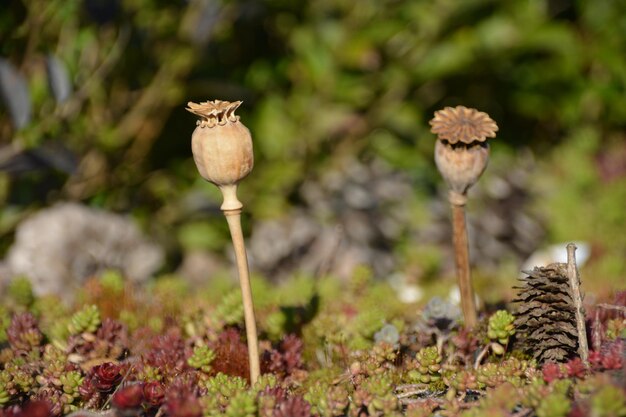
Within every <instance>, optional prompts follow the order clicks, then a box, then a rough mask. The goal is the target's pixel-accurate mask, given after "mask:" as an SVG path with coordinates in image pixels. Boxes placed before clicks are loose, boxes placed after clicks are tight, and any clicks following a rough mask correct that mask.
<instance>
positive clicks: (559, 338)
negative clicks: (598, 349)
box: [514, 263, 578, 363]
mask: <svg viewBox="0 0 626 417" xmlns="http://www.w3.org/2000/svg"><path fill="white" fill-rule="evenodd" d="M524 273H525V274H527V275H528V276H527V277H525V278H521V281H523V282H524V285H523V286H522V287H517V288H518V289H519V293H518V297H517V299H515V300H514V302H516V303H518V304H519V307H518V309H517V312H516V313H515V316H516V319H515V328H516V329H517V330H518V332H519V340H520V344H521V348H522V349H523V350H525V351H526V352H528V353H530V354H532V356H533V357H534V358H535V359H536V360H537V361H538V362H539V363H543V362H548V361H552V362H565V361H567V360H568V359H570V358H572V357H573V356H575V355H576V352H577V349H578V333H577V332H576V318H575V306H574V301H573V299H572V296H571V294H570V287H569V280H568V278H567V265H565V264H563V263H554V264H550V265H548V266H546V267H535V268H534V269H533V270H532V271H524Z"/></svg>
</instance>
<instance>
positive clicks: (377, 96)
mask: <svg viewBox="0 0 626 417" xmlns="http://www.w3.org/2000/svg"><path fill="white" fill-rule="evenodd" d="M625 56H626V3H625V2H619V1H611V0H597V1H582V0H580V1H564V0H509V1H497V0H465V1H462V2H460V1H457V0H412V1H399V0H360V1H359V2H356V3H355V2H354V1H348V0H315V1H308V2H307V1H289V0H263V1H257V0H242V1H238V0H235V1H228V0H223V1H217V0H167V1H165V0H5V1H4V3H3V6H2V11H1V13H0V92H1V93H2V104H3V105H2V107H1V108H0V168H1V172H0V202H1V205H0V206H1V210H0V255H5V254H6V253H7V251H8V249H9V247H10V245H11V244H12V243H13V241H14V236H15V231H16V228H17V226H18V224H19V223H20V222H21V221H22V220H24V219H25V218H27V217H28V216H30V215H31V214H33V213H34V212H36V211H38V210H40V209H42V208H44V207H48V206H51V205H54V204H55V203H57V202H61V201H72V202H81V203H84V204H86V205H88V206H91V207H96V208H102V209H106V210H108V211H112V212H116V213H121V214H125V215H131V216H132V218H134V219H135V220H136V221H137V222H138V223H139V225H140V226H141V228H142V229H143V231H144V233H145V234H147V235H148V236H150V237H151V239H153V240H154V241H155V242H157V243H158V244H159V245H160V246H161V247H162V248H163V249H164V252H165V254H166V258H165V259H166V260H165V262H164V263H163V264H162V265H161V272H170V271H175V270H178V271H179V272H180V273H181V274H183V275H185V276H187V277H189V279H192V280H193V279H197V280H201V279H204V278H206V277H208V276H210V275H211V274H214V273H218V272H217V271H219V270H220V268H222V266H223V265H228V264H229V263H228V262H224V261H223V260H221V259H223V255H224V254H227V249H224V248H225V247H227V246H228V240H227V227H226V223H225V222H224V221H223V218H222V216H221V214H220V212H219V204H220V201H219V195H218V192H217V190H216V189H214V187H213V186H212V185H210V184H208V183H205V182H203V181H202V180H201V179H200V177H199V175H198V174H197V172H196V169H195V166H194V164H193V161H192V159H191V152H190V135H191V132H192V130H193V129H194V127H195V118H194V117H193V116H192V115H190V114H188V113H186V112H185V111H184V107H185V104H186V102H187V101H188V100H193V101H205V100H208V99H223V100H243V101H244V104H243V106H242V108H241V109H240V111H239V113H240V114H241V117H242V120H243V122H244V123H245V124H246V125H247V126H248V127H249V128H250V130H251V131H252V134H253V139H254V143H255V158H256V164H255V169H254V171H253V173H252V174H251V176H250V177H249V178H247V179H246V180H245V181H244V182H243V183H242V186H241V190H240V197H241V199H242V201H243V202H244V205H245V211H246V216H245V217H246V221H247V224H246V225H245V226H246V229H247V233H248V236H249V241H250V248H251V260H252V264H253V266H252V267H253V269H254V270H256V271H257V272H260V273H262V274H264V275H265V276H267V277H268V278H270V279H279V278H280V277H282V276H285V275H289V274H292V273H294V272H296V271H305V272H308V273H320V271H322V272H327V271H330V272H331V273H334V274H337V275H340V276H342V275H349V274H350V273H352V271H353V269H354V267H355V266H356V265H359V264H362V263H365V264H367V265H369V266H370V267H371V268H372V270H373V271H374V272H375V274H376V275H377V276H380V277H390V279H392V280H400V281H401V282H402V284H401V285H405V284H407V283H408V284H410V285H416V284H417V285H419V286H420V288H422V287H428V286H429V285H430V286H432V287H436V288H438V287H439V286H441V287H442V288H443V287H444V286H447V285H448V284H451V283H453V282H454V279H453V269H452V267H453V262H452V259H451V255H450V243H449V240H450V230H449V226H448V220H447V219H448V216H449V214H448V207H447V204H446V202H445V199H444V198H443V196H444V195H445V187H443V185H442V180H441V179H440V177H439V175H438V173H437V172H436V169H435V166H434V163H433V160H432V152H433V146H434V136H433V135H432V134H431V133H429V126H428V120H429V119H430V118H431V117H432V114H433V112H434V111H435V110H438V109H440V108H442V107H444V106H448V105H450V106H456V105H459V104H463V105H466V106H468V107H475V108H477V109H479V110H481V111H485V112H487V113H489V115H490V116H491V117H492V118H493V119H494V120H496V121H497V123H498V125H499V127H500V131H499V132H498V137H497V139H495V140H494V141H493V142H492V160H491V162H490V166H489V167H488V169H487V172H486V173H485V175H484V177H483V179H482V180H481V182H480V185H479V186H478V187H476V189H475V190H473V196H472V197H471V200H470V204H469V217H470V223H471V228H470V234H471V240H472V251H473V253H472V257H473V260H472V261H473V264H474V266H475V269H476V271H477V280H478V284H479V285H483V287H484V288H483V289H482V290H480V289H479V291H482V292H483V294H484V296H485V297H486V298H489V297H492V298H493V299H497V298H501V297H502V296H503V292H502V291H504V290H503V289H505V288H508V287H509V286H510V285H512V284H514V283H515V278H516V277H517V274H518V271H519V268H520V265H521V264H522V262H523V261H524V260H525V259H527V258H528V257H529V256H530V255H531V254H533V253H535V252H536V251H537V250H540V249H541V248H545V247H547V246H548V245H550V244H555V243H561V242H568V241H572V240H576V241H582V242H585V243H586V244H588V247H589V252H590V257H589V260H588V262H587V264H586V266H585V269H584V271H583V274H584V275H583V280H585V278H588V279H587V280H586V281H584V284H585V285H586V286H587V288H588V289H591V290H593V291H598V292H602V291H608V290H610V289H611V288H615V287H616V286H618V285H619V284H620V282H621V283H623V282H624V278H625V277H626V265H625V259H626V209H625V208H626V140H624V139H625V134H626V133H625V131H624V128H625V126H626V60H625V58H624V57H625ZM66 256H68V257H71V253H68V254H67V255H66ZM95 267H97V265H95ZM494 282H498V283H502V286H500V287H499V286H494V285H493V283H494ZM481 283H482V284H481ZM408 284H407V285H408Z"/></svg>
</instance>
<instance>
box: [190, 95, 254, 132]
mask: <svg viewBox="0 0 626 417" xmlns="http://www.w3.org/2000/svg"><path fill="white" fill-rule="evenodd" d="M241 103H242V102H241V101H234V102H232V103H231V102H229V101H222V100H213V101H204V102H201V103H194V102H191V101H190V102H188V103H187V109H186V110H187V111H188V112H191V113H193V114H195V115H196V116H200V120H198V122H197V123H196V124H198V125H200V126H202V127H214V126H216V125H220V126H223V125H225V124H226V123H228V122H232V123H234V122H237V121H239V116H236V115H235V110H237V108H238V107H239V106H241Z"/></svg>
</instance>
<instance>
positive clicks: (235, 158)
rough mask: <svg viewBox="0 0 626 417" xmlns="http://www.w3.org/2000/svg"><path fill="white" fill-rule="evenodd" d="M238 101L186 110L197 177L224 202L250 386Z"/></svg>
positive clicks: (244, 138) (254, 353)
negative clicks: (192, 120)
mask: <svg viewBox="0 0 626 417" xmlns="http://www.w3.org/2000/svg"><path fill="white" fill-rule="evenodd" d="M240 104H241V101H236V102H234V103H229V102H228V101H220V100H215V101H205V102H203V103H200V104H196V103H191V102H189V103H187V106H188V107H187V110H188V111H190V112H191V113H194V114H196V115H198V116H200V120H199V121H198V122H197V126H196V129H195V130H194V131H193V135H192V137H191V148H192V151H193V159H194V161H195V162H196V166H197V167H198V171H199V172H200V175H201V176H202V178H204V179H205V180H207V181H209V182H212V183H213V184H215V185H217V186H218V187H219V189H220V191H221V192H222V195H223V197H224V202H223V203H222V206H221V207H220V208H221V209H222V211H223V212H224V215H225V216H226V221H227V222H228V228H229V230H230V236H231V238H232V241H233V248H234V249H235V259H236V260H237V272H238V274H239V284H240V286H241V296H242V301H243V313H244V323H245V326H246V338H247V339H248V360H249V363H250V382H251V384H252V385H254V383H255V382H256V381H257V379H258V378H259V376H260V375H261V366H260V361H259V341H258V336H257V331H256V319H255V316H254V305H253V302H252V289H251V286H250V271H249V270H248V258H247V256H246V245H245V242H244V238H243V232H242V230H241V208H242V207H243V205H242V204H241V202H240V201H239V200H238V199H237V184H238V183H239V181H241V180H242V179H243V178H245V177H246V176H247V175H248V174H249V173H250V171H252V166H253V165H254V156H253V154H252V137H251V136H250V131H249V130H248V129H247V128H246V127H245V126H244V125H243V124H242V123H241V122H240V121H239V117H238V116H235V110H236V109H237V107H239V105H240Z"/></svg>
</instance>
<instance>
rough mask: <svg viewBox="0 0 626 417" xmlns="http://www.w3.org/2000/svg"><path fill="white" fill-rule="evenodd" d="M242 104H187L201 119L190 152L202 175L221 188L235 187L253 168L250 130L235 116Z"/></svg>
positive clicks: (221, 102)
mask: <svg viewBox="0 0 626 417" xmlns="http://www.w3.org/2000/svg"><path fill="white" fill-rule="evenodd" d="M239 105H241V101H235V102H232V103H231V102H228V101H221V100H215V101H205V102H203V103H199V104H198V103H192V102H189V103H188V104H187V106H188V107H187V110H188V111H189V112H191V113H193V114H195V115H197V116H199V117H200V120H198V122H197V123H196V129H195V130H194V132H193V135H192V137H191V150H192V152H193V158H194V161H195V163H196V166H197V167H198V171H199V172H200V175H201V176H202V177H203V178H204V179H206V180H207V181H210V182H212V183H213V184H215V185H217V186H219V187H226V186H229V187H230V186H234V185H236V184H237V183H238V182H239V181H240V180H241V179H243V178H244V177H246V176H247V175H248V174H249V173H250V171H252V167H253V166H254V155H253V151H252V137H251V136H250V131H249V130H248V128H246V127H245V126H244V125H243V124H242V123H241V122H240V121H239V116H237V115H235V110H236V109H237V108H238V107H239Z"/></svg>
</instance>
